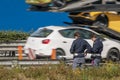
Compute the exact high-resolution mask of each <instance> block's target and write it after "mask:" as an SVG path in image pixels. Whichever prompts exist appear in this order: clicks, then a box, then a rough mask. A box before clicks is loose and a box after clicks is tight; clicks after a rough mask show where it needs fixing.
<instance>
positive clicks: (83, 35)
mask: <svg viewBox="0 0 120 80" xmlns="http://www.w3.org/2000/svg"><path fill="white" fill-rule="evenodd" d="M78 32H79V33H80V36H81V38H83V39H91V35H92V34H93V32H91V31H88V30H85V29H78Z"/></svg>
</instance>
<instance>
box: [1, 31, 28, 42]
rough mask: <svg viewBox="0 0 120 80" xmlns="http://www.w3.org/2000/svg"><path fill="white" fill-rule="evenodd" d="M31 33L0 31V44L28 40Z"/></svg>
mask: <svg viewBox="0 0 120 80" xmlns="http://www.w3.org/2000/svg"><path fill="white" fill-rule="evenodd" d="M28 36H29V33H26V32H21V31H0V42H9V41H14V40H26V38H27V37H28Z"/></svg>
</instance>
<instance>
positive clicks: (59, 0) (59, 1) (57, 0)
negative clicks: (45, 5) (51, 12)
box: [53, 0, 66, 8]
mask: <svg viewBox="0 0 120 80" xmlns="http://www.w3.org/2000/svg"><path fill="white" fill-rule="evenodd" d="M53 4H54V6H55V7H57V8H62V7H64V6H65V5H66V1H65V0H53Z"/></svg>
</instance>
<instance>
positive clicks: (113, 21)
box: [69, 12, 120, 33]
mask: <svg viewBox="0 0 120 80" xmlns="http://www.w3.org/2000/svg"><path fill="white" fill-rule="evenodd" d="M69 17H70V18H71V19H72V20H73V23H74V24H83V25H95V26H101V25H102V26H104V27H108V28H109V29H112V30H114V31H116V32H119V33H120V15H119V14H118V13H117V12H89V13H70V14H69Z"/></svg>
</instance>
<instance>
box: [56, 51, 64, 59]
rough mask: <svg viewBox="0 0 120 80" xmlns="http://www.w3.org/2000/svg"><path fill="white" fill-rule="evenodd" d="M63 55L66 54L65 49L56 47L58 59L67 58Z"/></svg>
mask: <svg viewBox="0 0 120 80" xmlns="http://www.w3.org/2000/svg"><path fill="white" fill-rule="evenodd" d="M61 56H65V53H64V51H63V50H62V49H56V59H58V60H65V58H64V57H61Z"/></svg>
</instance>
